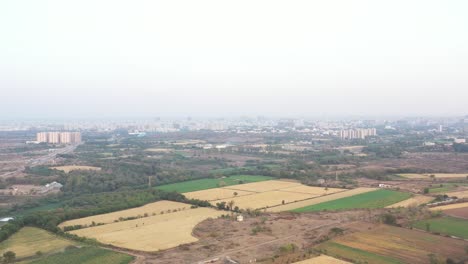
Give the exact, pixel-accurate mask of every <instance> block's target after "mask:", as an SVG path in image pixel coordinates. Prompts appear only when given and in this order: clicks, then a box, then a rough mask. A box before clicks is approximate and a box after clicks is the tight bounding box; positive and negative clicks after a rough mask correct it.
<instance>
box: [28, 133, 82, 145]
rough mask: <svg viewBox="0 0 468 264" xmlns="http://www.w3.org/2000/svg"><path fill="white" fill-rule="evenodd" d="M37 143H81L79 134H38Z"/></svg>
mask: <svg viewBox="0 0 468 264" xmlns="http://www.w3.org/2000/svg"><path fill="white" fill-rule="evenodd" d="M36 141H37V142H38V143H43V142H44V143H51V144H77V143H80V142H81V133H80V132H39V133H37V134H36Z"/></svg>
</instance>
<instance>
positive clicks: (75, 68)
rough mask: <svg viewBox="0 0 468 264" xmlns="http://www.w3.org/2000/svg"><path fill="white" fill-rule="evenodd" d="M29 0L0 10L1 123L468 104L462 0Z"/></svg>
mask: <svg viewBox="0 0 468 264" xmlns="http://www.w3.org/2000/svg"><path fill="white" fill-rule="evenodd" d="M28 6H29V8H28V9H25V8H24V6H23V5H22V4H19V3H18V2H11V1H8V2H2V3H1V4H0V31H1V32H3V35H2V41H1V42H0V57H1V58H2V60H0V70H1V72H2V75H0V87H2V88H1V89H2V99H3V100H2V104H0V119H7V118H40V117H45V118H96V117H103V118H110V117H122V116H123V117H136V116H145V117H148V116H240V115H254V116H256V115H268V116H298V115H301V116H311V115H313V116H337V115H343V114H345V115H369V114H372V115H376V116H378V115H410V116H420V115H436V116H448V115H466V113H467V112H468V108H467V106H466V103H465V100H464V98H466V97H468V89H466V87H468V74H466V73H467V72H468V63H467V62H468V37H467V35H466V34H464V33H465V32H467V30H468V17H467V16H466V15H465V14H466V12H465V11H466V10H468V3H466V2H464V1H450V2H440V1H412V2H411V3H408V2H406V1H397V2H392V3H383V2H375V1H353V2H352V3H351V2H349V1H338V0H335V1H327V2H309V1H297V2H295V3H287V4H286V2H282V1H256V2H250V1H238V2H236V3H235V4H234V3H226V2H219V1H197V2H196V3H195V2H191V1H181V2H178V3H175V2H170V3H168V2H158V1H141V2H140V3H139V4H129V3H125V2H118V1H107V0H101V1H92V2H91V1H84V2H81V3H80V5H72V4H70V3H66V2H62V1H52V0H50V1H45V2H41V3H38V2H34V1H31V2H29V5H28ZM90 6H92V8H89V7H90ZM403 7H404V8H403ZM43 14H47V15H43ZM83 17H86V19H82V18H83ZM395 18H398V19H395Z"/></svg>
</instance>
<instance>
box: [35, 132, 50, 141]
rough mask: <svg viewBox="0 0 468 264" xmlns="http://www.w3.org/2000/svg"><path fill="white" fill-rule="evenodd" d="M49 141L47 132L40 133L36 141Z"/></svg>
mask: <svg viewBox="0 0 468 264" xmlns="http://www.w3.org/2000/svg"><path fill="white" fill-rule="evenodd" d="M48 140H49V137H48V133H47V132H39V133H37V134H36V141H37V142H47V141H48Z"/></svg>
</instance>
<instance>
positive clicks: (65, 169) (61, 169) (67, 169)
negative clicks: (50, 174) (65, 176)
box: [51, 165, 101, 173]
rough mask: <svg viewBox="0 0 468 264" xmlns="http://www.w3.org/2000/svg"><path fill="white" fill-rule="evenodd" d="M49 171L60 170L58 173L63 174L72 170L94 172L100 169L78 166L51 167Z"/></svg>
mask: <svg viewBox="0 0 468 264" xmlns="http://www.w3.org/2000/svg"><path fill="white" fill-rule="evenodd" d="M51 169H56V170H60V171H63V172H65V173H69V172H70V171H74V170H94V171H100V170H101V168H99V167H93V166H80V165H70V166H57V167H51Z"/></svg>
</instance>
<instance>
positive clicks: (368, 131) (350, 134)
mask: <svg viewBox="0 0 468 264" xmlns="http://www.w3.org/2000/svg"><path fill="white" fill-rule="evenodd" d="M339 135H340V138H341V139H365V138H366V137H372V136H377V130H376V129H375V128H356V129H345V130H341V131H340V132H339Z"/></svg>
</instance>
